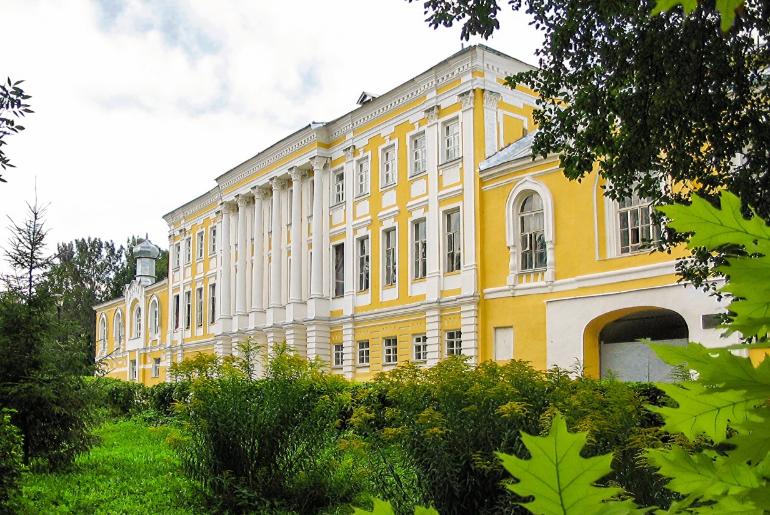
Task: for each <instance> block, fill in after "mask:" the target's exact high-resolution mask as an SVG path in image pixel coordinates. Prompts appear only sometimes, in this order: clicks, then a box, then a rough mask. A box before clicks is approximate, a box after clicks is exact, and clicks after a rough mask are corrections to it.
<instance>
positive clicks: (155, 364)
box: [152, 358, 160, 377]
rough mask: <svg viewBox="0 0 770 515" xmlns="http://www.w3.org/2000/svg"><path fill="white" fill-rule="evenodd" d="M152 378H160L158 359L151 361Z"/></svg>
mask: <svg viewBox="0 0 770 515" xmlns="http://www.w3.org/2000/svg"><path fill="white" fill-rule="evenodd" d="M152 377H160V358H153V360H152Z"/></svg>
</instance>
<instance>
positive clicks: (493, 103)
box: [484, 89, 503, 109]
mask: <svg viewBox="0 0 770 515" xmlns="http://www.w3.org/2000/svg"><path fill="white" fill-rule="evenodd" d="M502 98H503V96H502V95H501V94H500V93H495V92H494V91H489V90H488V89H485V90H484V107H486V108H489V109H497V103H498V102H500V100H502Z"/></svg>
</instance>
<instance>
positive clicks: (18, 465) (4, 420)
mask: <svg viewBox="0 0 770 515" xmlns="http://www.w3.org/2000/svg"><path fill="white" fill-rule="evenodd" d="M21 443H22V439H21V432H20V431H19V429H18V428H17V427H16V426H14V425H13V424H12V423H11V411H10V410H7V409H0V513H5V511H6V503H7V501H8V498H9V496H10V495H11V494H12V493H13V492H15V491H16V488H17V486H18V481H19V477H21V472H22V469H23V458H24V453H23V452H22V448H21Z"/></svg>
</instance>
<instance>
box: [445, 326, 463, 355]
mask: <svg viewBox="0 0 770 515" xmlns="http://www.w3.org/2000/svg"><path fill="white" fill-rule="evenodd" d="M444 339H445V341H446V355H447V356H459V355H460V354H462V353H463V333H462V331H461V330H459V329H455V330H453V331H447V332H446V333H445V334H444Z"/></svg>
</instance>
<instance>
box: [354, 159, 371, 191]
mask: <svg viewBox="0 0 770 515" xmlns="http://www.w3.org/2000/svg"><path fill="white" fill-rule="evenodd" d="M367 193H369V158H364V159H359V160H358V161H357V162H356V195H366V194H367Z"/></svg>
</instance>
